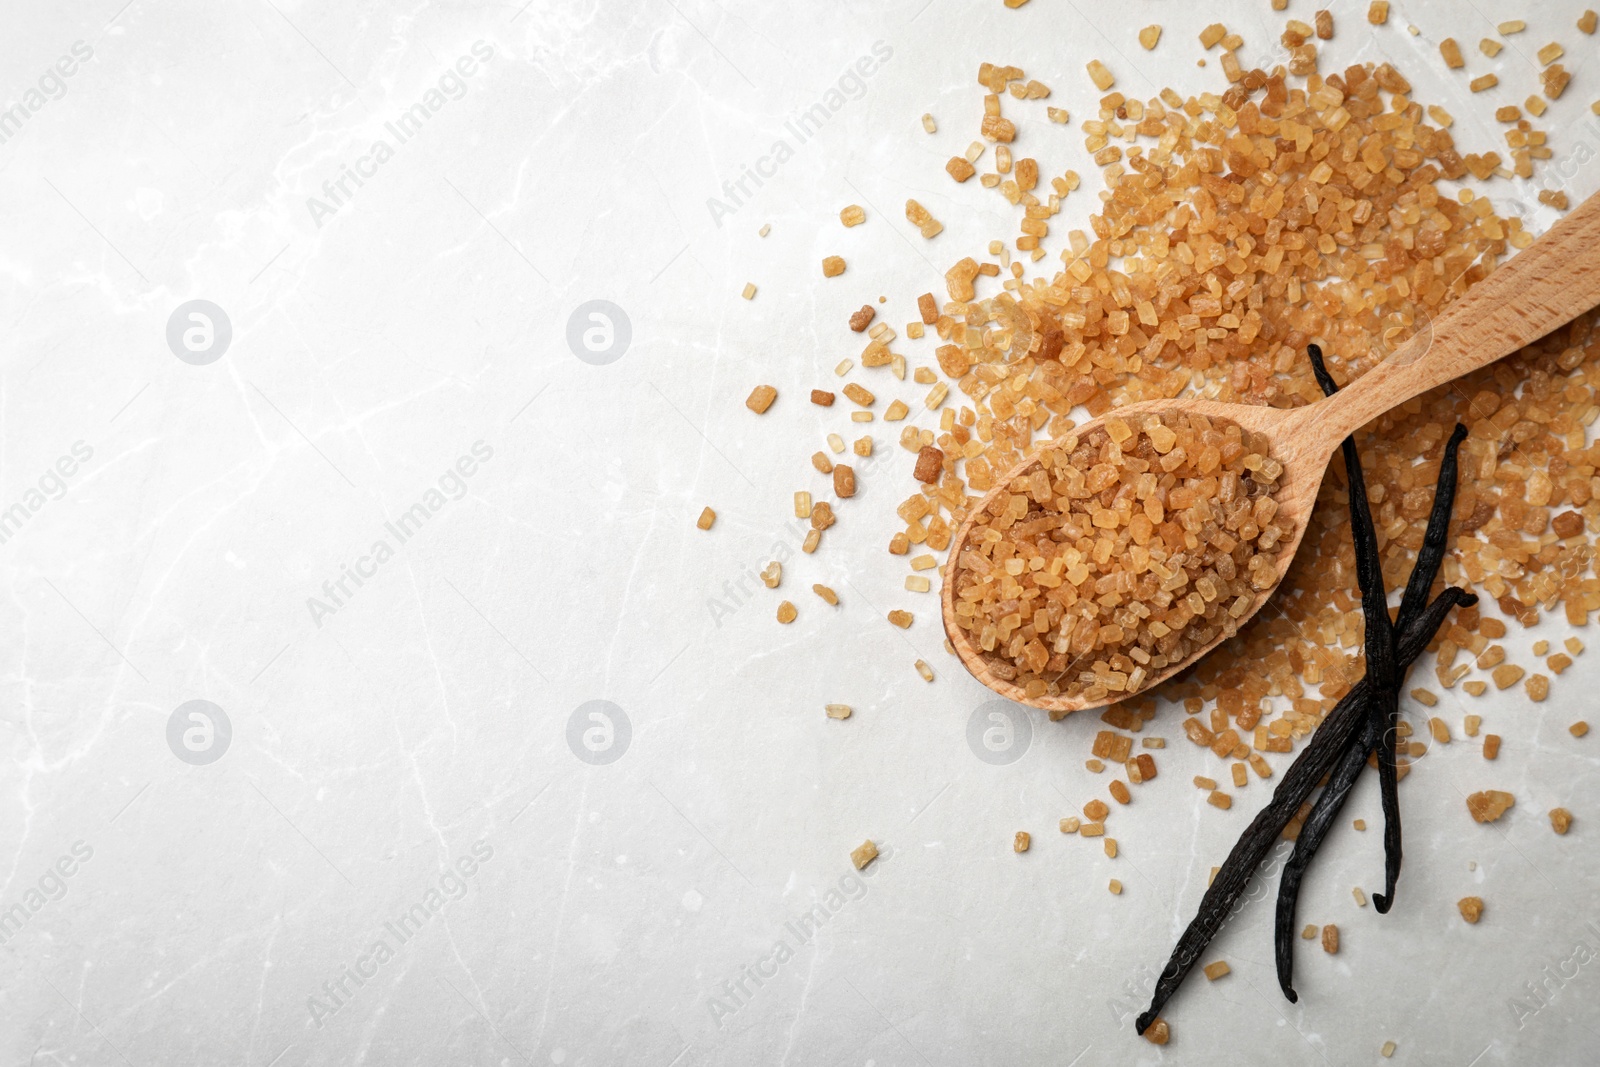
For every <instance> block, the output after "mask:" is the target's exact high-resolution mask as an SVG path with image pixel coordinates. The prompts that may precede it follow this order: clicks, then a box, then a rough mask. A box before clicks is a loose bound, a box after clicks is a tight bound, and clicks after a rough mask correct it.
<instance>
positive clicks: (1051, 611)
mask: <svg viewBox="0 0 1600 1067" xmlns="http://www.w3.org/2000/svg"><path fill="white" fill-rule="evenodd" d="M926 452H927V450H926V449H925V450H924V453H926ZM1039 459H1040V462H1039V465H1038V466H1037V467H1035V468H1033V469H1032V470H1031V471H1028V472H1027V473H1024V474H1022V475H1020V476H1019V477H1018V478H1017V480H1016V481H1014V482H1013V483H1012V484H1011V485H1010V486H1009V489H1010V491H1009V492H1002V493H1000V494H998V495H997V496H996V497H995V498H994V500H993V501H991V502H990V504H989V505H988V506H987V507H986V508H985V509H984V510H983V511H981V512H979V513H978V515H977V517H976V520H975V525H974V527H973V530H972V533H971V536H970V537H969V538H968V540H967V541H966V543H965V545H964V546H963V549H962V552H961V555H960V559H959V560H958V561H957V565H958V567H959V569H958V571H957V572H956V586H955V595H956V603H955V621H956V625H957V626H959V627H960V628H961V629H962V630H964V631H966V632H967V634H968V635H969V637H970V638H971V639H972V641H973V643H974V644H976V645H977V646H978V647H979V648H981V649H982V650H983V651H984V652H985V653H986V654H988V658H989V660H990V662H991V664H992V665H993V666H994V667H995V668H996V669H997V670H998V671H999V672H1000V673H1001V674H1002V676H1004V675H1005V674H1006V673H1007V672H1010V674H1011V676H1012V677H1013V679H1014V680H1015V681H1016V683H1017V684H1018V685H1020V686H1022V687H1024V689H1025V690H1027V691H1029V692H1030V694H1034V693H1035V692H1036V693H1037V695H1041V696H1042V695H1046V694H1049V695H1055V694H1058V693H1066V694H1068V695H1072V696H1083V697H1086V698H1089V699H1101V698H1104V697H1105V696H1107V695H1109V694H1115V693H1123V692H1128V693H1133V692H1137V691H1139V690H1140V689H1141V688H1143V687H1144V684H1145V679H1146V678H1147V677H1149V676H1150V675H1152V674H1154V673H1156V672H1158V671H1162V670H1163V669H1164V668H1166V667H1168V666H1170V665H1174V664H1177V663H1181V662H1182V661H1183V660H1185V659H1186V658H1188V656H1189V655H1191V654H1192V653H1193V652H1194V651H1195V650H1197V649H1199V648H1202V647H1205V646H1206V645H1208V644H1210V643H1211V642H1212V641H1214V640H1215V639H1216V638H1217V637H1218V636H1221V635H1226V634H1231V633H1232V632H1234V630H1235V629H1237V627H1238V619H1239V618H1240V617H1242V616H1243V615H1245V614H1247V613H1248V612H1249V609H1250V607H1251V606H1252V605H1253V604H1254V602H1255V600H1256V597H1257V596H1258V595H1259V594H1260V593H1261V592H1263V591H1264V590H1267V589H1270V588H1272V586H1273V585H1274V584H1275V583H1276V581H1277V569H1276V568H1277V553H1276V551H1275V550H1276V548H1277V546H1278V545H1279V543H1280V542H1282V541H1283V540H1284V539H1285V538H1286V537H1288V536H1289V535H1290V534H1292V532H1293V529H1292V527H1291V526H1290V524H1288V523H1287V522H1286V521H1285V520H1282V519H1280V518H1278V517H1277V510H1278V509H1277V502H1276V500H1275V499H1274V498H1273V493H1274V491H1275V489H1276V485H1277V481H1278V478H1279V476H1280V475H1281V473H1282V470H1283V467H1282V464H1281V463H1279V462H1278V461H1277V460H1275V459H1273V458H1272V457H1271V454H1270V450H1269V448H1268V445H1267V442H1266V441H1264V440H1260V439H1257V438H1256V437H1255V436H1254V435H1252V434H1250V433H1248V432H1247V431H1245V430H1243V429H1242V428H1241V427H1239V426H1238V425H1236V424H1234V423H1231V422H1224V421H1223V420H1220V419H1219V420H1208V419H1205V418H1202V417H1199V416H1190V415H1187V414H1171V413H1169V414H1163V415H1159V416H1155V415H1152V416H1148V417H1147V418H1146V420H1145V421H1143V422H1142V423H1140V424H1139V425H1138V426H1131V425H1129V424H1128V423H1127V422H1125V421H1123V420H1121V419H1119V418H1116V417H1115V416H1114V415H1113V416H1112V417H1110V418H1108V419H1107V420H1106V421H1105V423H1104V424H1103V425H1100V426H1097V427H1095V428H1094V429H1093V430H1092V431H1090V432H1089V433H1088V434H1087V435H1083V436H1080V435H1078V434H1076V433H1072V434H1068V435H1067V436H1066V437H1065V438H1064V439H1062V440H1060V441H1058V442H1055V443H1053V444H1051V445H1050V446H1048V447H1046V448H1045V449H1044V451H1043V452H1041V453H1040V457H1039ZM928 474H929V478H922V477H921V461H920V459H919V469H918V476H919V480H924V481H927V480H930V478H931V477H932V475H933V471H932V469H931V466H930V469H929V471H928ZM1063 509H1064V510H1063ZM1230 748H1231V746H1230ZM1223 754H1224V755H1225V754H1226V753H1223Z"/></svg>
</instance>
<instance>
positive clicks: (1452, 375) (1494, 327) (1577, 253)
mask: <svg viewBox="0 0 1600 1067" xmlns="http://www.w3.org/2000/svg"><path fill="white" fill-rule="evenodd" d="M1597 305H1600V193H1597V194H1595V195H1594V196H1591V197H1589V199H1587V200H1585V201H1584V202H1583V203H1582V204H1579V205H1578V207H1577V208H1576V209H1574V210H1573V211H1571V212H1569V213H1568V214H1567V215H1566V217H1564V218H1563V219H1561V221H1559V222H1557V223H1556V224H1555V225H1554V226H1553V227H1551V229H1550V231H1549V232H1548V233H1546V234H1545V235H1544V236H1543V237H1541V238H1539V239H1538V240H1537V241H1535V242H1534V243H1533V244H1531V245H1529V246H1528V247H1527V248H1525V249H1523V250H1522V251H1520V252H1518V253H1517V254H1516V255H1514V256H1512V257H1511V259H1510V260H1509V261H1507V262H1506V263H1505V264H1504V265H1503V266H1500V267H1497V268H1495V270H1494V271H1493V273H1491V274H1490V275H1489V276H1488V277H1487V278H1485V279H1483V280H1482V281H1481V282H1478V283H1477V284H1476V285H1474V286H1473V287H1472V288H1470V289H1468V290H1467V292H1466V293H1465V294H1464V295H1463V296H1462V297H1461V298H1460V299H1458V300H1456V301H1455V302H1454V303H1452V304H1451V305H1450V307H1449V309H1448V310H1447V311H1446V312H1445V313H1444V314H1443V315H1441V316H1440V317H1439V318H1438V320H1437V321H1435V322H1433V323H1431V324H1428V325H1425V326H1424V327H1423V328H1422V329H1421V330H1419V331H1418V332H1417V334H1416V335H1415V336H1413V337H1412V338H1411V339H1410V340H1409V341H1407V342H1406V343H1405V344H1403V345H1401V346H1400V348H1399V349H1397V350H1396V351H1395V352H1394V354H1393V355H1391V356H1390V357H1389V358H1388V359H1386V360H1384V362H1382V363H1380V364H1379V365H1378V366H1376V367H1374V368H1373V369H1372V370H1370V371H1368V372H1367V373H1366V374H1363V375H1362V376H1361V377H1359V378H1357V379H1356V380H1355V381H1354V382H1352V383H1350V385H1348V386H1347V387H1345V388H1344V389H1342V390H1340V392H1339V393H1338V394H1337V396H1335V397H1332V398H1330V399H1329V400H1326V401H1323V402H1322V403H1321V404H1318V405H1316V406H1317V407H1319V408H1325V409H1326V410H1325V412H1324V413H1322V414H1321V416H1320V417H1319V418H1318V419H1317V420H1316V421H1317V423H1318V424H1319V425H1318V427H1317V429H1318V432H1319V433H1321V434H1323V435H1325V436H1326V438H1327V441H1328V442H1330V444H1329V448H1330V450H1331V448H1332V447H1333V445H1335V444H1337V442H1339V441H1340V440H1342V439H1343V438H1344V437H1345V436H1346V435H1347V434H1349V433H1350V432H1351V431H1353V430H1355V429H1357V428H1358V427H1361V426H1365V425H1366V424H1367V423H1369V422H1371V421H1372V420H1373V419H1375V418H1377V417H1378V416H1380V415H1382V414H1383V413H1384V412H1386V411H1389V410H1391V409H1393V408H1396V407H1399V406H1400V405H1401V404H1403V403H1405V402H1406V401H1407V400H1410V399H1411V398H1412V397H1414V396H1416V395H1418V394H1419V393H1424V392H1427V391H1428V390H1429V389H1432V388H1433V387H1434V386H1437V385H1442V384H1444V383H1445V382H1448V381H1452V380H1453V379H1456V378H1459V377H1461V376H1462V375H1464V374H1467V373H1470V372H1471V371H1475V370H1477V369H1478V368H1479V367H1484V366H1487V365H1488V364H1490V363H1493V362H1494V361H1495V360H1497V359H1502V358H1504V357H1505V356H1508V355H1510V354H1511V353H1512V352H1515V351H1516V350H1517V349H1519V348H1521V347H1523V346H1524V345H1527V344H1530V343H1532V342H1534V341H1537V340H1538V339H1539V338H1541V337H1543V336H1544V335H1545V334H1547V333H1549V332H1551V331H1552V330H1556V329H1559V328H1560V327H1562V326H1564V325H1566V324H1567V323H1569V322H1571V321H1572V320H1573V319H1575V318H1577V317H1578V316H1579V315H1581V314H1583V313H1584V312H1585V311H1588V310H1589V309H1590V308H1592V307H1595V306H1597Z"/></svg>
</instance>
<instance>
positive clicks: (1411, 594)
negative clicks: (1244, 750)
mask: <svg viewBox="0 0 1600 1067" xmlns="http://www.w3.org/2000/svg"><path fill="white" fill-rule="evenodd" d="M1311 360H1312V368H1313V370H1314V371H1315V372H1316V374H1317V381H1318V383H1319V384H1320V385H1321V386H1322V391H1323V392H1324V393H1325V394H1326V395H1329V396H1332V395H1333V393H1335V392H1336V391H1337V390H1338V386H1337V385H1335V384H1334V382H1333V379H1332V377H1331V376H1329V375H1328V373H1327V370H1326V368H1325V367H1323V365H1322V360H1321V352H1320V351H1319V350H1317V349H1316V347H1315V346H1312V349H1311ZM1466 436H1467V430H1466V427H1464V426H1462V425H1461V424H1460V423H1457V424H1456V427H1455V430H1454V431H1453V432H1452V433H1451V435H1450V439H1449V440H1448V441H1447V442H1446V443H1445V446H1444V455H1443V458H1442V459H1441V460H1440V463H1439V477H1438V480H1437V482H1436V483H1435V486H1434V496H1433V509H1432V512H1431V513H1430V514H1429V516H1428V527H1427V531H1426V533H1424V534H1423V538H1422V546H1421V548H1420V549H1418V551H1417V562H1416V565H1415V566H1414V567H1413V568H1412V571H1411V578H1410V580H1409V581H1408V582H1407V583H1406V591H1405V594H1404V596H1403V597H1402V598H1401V601H1400V612H1399V617H1398V618H1397V619H1396V621H1395V627H1396V628H1397V629H1399V630H1401V631H1404V630H1405V629H1406V628H1407V627H1409V626H1410V625H1411V623H1412V621H1413V620H1414V619H1415V618H1416V616H1417V614H1418V613H1419V612H1420V611H1421V610H1422V608H1423V605H1424V604H1425V603H1426V600H1427V596H1428V592H1429V591H1430V590H1431V589H1432V588H1433V582H1434V579H1435V578H1436V577H1437V576H1438V574H1439V567H1440V565H1441V564H1442V563H1443V562H1444V556H1445V552H1446V549H1447V548H1448V545H1449V534H1450V514H1451V511H1452V510H1453V509H1454V506H1455V495H1456V475H1457V469H1458V457H1457V453H1458V452H1459V450H1460V447H1461V442H1462V441H1463V440H1464V439H1465V438H1466ZM1346 444H1349V442H1348V441H1347V442H1346ZM1352 450H1353V449H1352ZM1346 465H1347V466H1348V465H1349V456H1348V455H1347V456H1346ZM1365 504H1366V498H1365V495H1364V494H1363V495H1362V496H1361V497H1360V498H1359V503H1358V498H1357V497H1356V496H1355V495H1354V490H1353V489H1352V493H1351V498H1350V507H1351V509H1352V512H1354V511H1355V510H1356V509H1358V508H1361V507H1365ZM1369 516H1370V512H1369ZM1352 521H1353V523H1354V519H1352ZM1410 665H1411V661H1410V660H1409V659H1401V660H1400V662H1399V664H1398V665H1397V668H1398V672H1399V674H1400V676H1401V677H1402V678H1403V677H1404V675H1405V671H1406V669H1407V668H1408V667H1409V666H1410ZM1396 689H1397V690H1398V682H1397V683H1396ZM1377 742H1378V735H1377V733H1376V732H1375V731H1374V729H1373V728H1372V721H1371V719H1370V718H1369V721H1368V725H1367V728H1366V729H1363V730H1358V731H1356V732H1355V733H1353V734H1352V736H1351V738H1350V740H1349V742H1348V747H1347V748H1346V750H1345V752H1344V754H1343V756H1342V757H1341V758H1340V760H1339V762H1338V764H1337V765H1336V766H1335V768H1334V770H1333V772H1332V774H1331V775H1330V776H1329V779H1328V784H1327V785H1326V786H1324V787H1323V790H1322V793H1321V794H1320V795H1319V796H1318V797H1317V800H1316V802H1315V803H1314V804H1313V805H1312V808H1311V813H1310V814H1309V815H1308V816H1307V817H1306V819H1305V821H1304V822H1303V823H1302V824H1301V827H1300V833H1299V835H1298V836H1297V838H1296V840H1295V846H1294V852H1293V854H1292V855H1291V856H1290V857H1289V861H1288V863H1286V864H1285V865H1284V868H1283V874H1282V876H1281V879H1280V880H1279V883H1278V907H1277V926H1276V929H1275V931H1274V935H1275V936H1274V940H1275V956H1276V962H1277V968H1278V988H1279V989H1281V990H1282V991H1283V995H1284V996H1285V997H1287V998H1288V999H1289V1001H1290V1003H1294V1002H1295V1001H1297V1000H1298V999H1299V998H1298V996H1297V995H1296V994H1295V991H1294V987H1293V985H1292V983H1291V979H1292V976H1293V968H1294V925H1295V910H1296V907H1297V904H1298V901H1299V894H1300V883H1301V881H1302V879H1303V878H1304V877H1305V871H1306V868H1307V866H1309V864H1310V863H1311V859H1312V857H1313V856H1315V855H1316V851H1317V849H1318V848H1319V847H1320V846H1321V844H1322V840H1323V838H1324V837H1326V836H1327V834H1328V831H1329V830H1330V829H1332V827H1333V821H1334V820H1335V819H1336V818H1338V815H1339V812H1340V811H1341V810H1342V809H1343V808H1344V803H1345V801H1346V800H1347V799H1348V798H1349V795H1350V790H1351V788H1352V787H1354V785H1355V783H1356V780H1357V779H1358V778H1359V777H1360V776H1361V772H1362V771H1363V770H1364V769H1365V768H1366V761H1367V754H1368V753H1369V752H1371V751H1372V750H1373V748H1374V747H1375V745H1376V744H1377ZM1389 743H1390V745H1391V752H1392V751H1393V749H1392V745H1393V740H1392V739H1391V740H1390V742H1389Z"/></svg>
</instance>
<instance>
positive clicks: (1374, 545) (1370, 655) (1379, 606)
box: [1306, 345, 1401, 912]
mask: <svg viewBox="0 0 1600 1067" xmlns="http://www.w3.org/2000/svg"><path fill="white" fill-rule="evenodd" d="M1306 352H1307V354H1309V355H1310V357H1311V368H1312V370H1313V371H1314V372H1315V373H1316V375H1317V381H1318V383H1319V384H1321V385H1322V391H1323V392H1324V393H1326V392H1328V391H1329V386H1331V385H1332V384H1333V379H1332V378H1331V377H1330V376H1329V374H1328V370H1327V368H1326V367H1324V366H1323V364H1322V349H1320V348H1318V347H1317V346H1316V345H1308V346H1307V347H1306ZM1339 449H1340V451H1341V452H1342V453H1343V455H1344V466H1345V481H1346V482H1347V484H1348V488H1349V495H1350V539H1351V540H1352V541H1354V542H1355V548H1356V582H1357V584H1359V585H1360V586H1361V617H1362V620H1363V622H1364V623H1365V629H1366V633H1365V646H1366V653H1367V677H1368V678H1371V679H1372V689H1371V695H1370V696H1369V697H1368V698H1367V699H1368V705H1367V714H1368V717H1369V718H1370V719H1371V722H1372V729H1371V732H1372V734H1373V736H1374V739H1375V742H1376V745H1377V750H1378V785H1379V789H1380V792H1381V794H1382V798H1383V881H1384V890H1385V893H1386V894H1388V895H1387V896H1385V895H1384V894H1379V893H1374V894H1373V896H1372V903H1373V906H1374V907H1375V908H1376V909H1377V910H1378V911H1380V912H1385V911H1388V910H1389V904H1390V903H1392V902H1393V899H1394V886H1395V882H1396V881H1397V880H1398V879H1399V877H1400V856H1401V847H1400V790H1399V776H1398V775H1397V774H1396V770H1395V760H1394V729H1395V720H1396V719H1397V718H1398V717H1399V714H1400V680H1399V676H1398V672H1397V671H1396V670H1395V662H1394V638H1393V635H1392V629H1393V627H1392V624H1391V623H1390V622H1389V598H1388V593H1387V592H1386V591H1385V590H1384V588H1383V557H1382V556H1381V555H1379V553H1378V535H1377V533H1376V531H1374V530H1373V527H1372V509H1371V507H1369V506H1368V504H1367V479H1366V476H1365V475H1364V474H1363V473H1362V471H1361V457H1360V456H1358V455H1357V454H1356V442H1355V438H1353V437H1346V438H1345V439H1344V441H1343V442H1341V443H1340V445H1339Z"/></svg>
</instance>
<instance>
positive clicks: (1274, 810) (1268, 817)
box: [1137, 586, 1478, 1034]
mask: <svg viewBox="0 0 1600 1067" xmlns="http://www.w3.org/2000/svg"><path fill="white" fill-rule="evenodd" d="M1477 601H1478V598H1477V597H1476V596H1474V595H1473V594H1471V593H1468V592H1466V591H1465V590H1462V589H1457V588H1455V587H1453V586H1452V587H1447V588H1446V589H1445V590H1444V592H1442V593H1440V594H1439V596H1438V597H1437V598H1436V599H1435V600H1434V601H1433V603H1431V604H1429V605H1428V607H1427V608H1426V610H1424V611H1423V613H1422V615H1421V616H1420V617H1419V618H1418V619H1417V620H1416V623H1415V624H1414V625H1413V626H1411V627H1408V628H1406V629H1403V630H1401V631H1400V647H1399V653H1398V658H1399V659H1400V661H1401V662H1410V661H1411V660H1414V659H1416V658H1417V657H1418V656H1420V655H1421V654H1422V652H1423V650H1424V649H1426V648H1427V647H1428V644H1429V642H1431V641H1432V640H1433V635H1434V634H1435V633H1437V632H1438V630H1439V627H1440V626H1442V625H1443V624H1444V620H1445V619H1446V618H1447V617H1448V616H1449V614H1450V611H1451V609H1453V608H1455V607H1456V605H1458V604H1461V605H1471V604H1475V603H1477ZM1370 684H1371V683H1370V682H1369V681H1368V680H1367V679H1366V678H1362V679H1361V680H1360V681H1358V682H1356V684H1355V685H1354V686H1353V687H1352V688H1351V690H1350V692H1348V693H1346V694H1345V695H1344V697H1343V698H1342V699H1341V700H1340V701H1339V702H1338V703H1337V704H1335V705H1334V706H1333V710H1332V711H1330V712H1328V714H1327V716H1326V717H1325V718H1324V719H1323V720H1322V725H1321V726H1319V727H1317V730H1316V732H1315V733H1314V734H1312V735H1311V740H1310V741H1309V742H1308V743H1307V744H1306V747H1305V749H1304V750H1302V751H1301V753H1300V755H1299V756H1297V757H1295V760H1294V762H1293V763H1291V764H1290V765H1289V769H1288V770H1287V771H1286V772H1284V776H1283V779H1282V780H1281V781H1280V782H1279V784H1278V787H1277V788H1276V789H1274V790H1273V792H1272V799H1271V800H1269V801H1268V802H1267V806H1266V807H1264V808H1262V809H1261V810H1260V811H1259V812H1257V813H1256V817H1255V818H1254V819H1252V820H1251V821H1250V825H1249V826H1248V827H1247V828H1246V829H1245V832H1244V834H1243V835H1242V836H1241V837H1240V838H1239V840H1238V842H1237V843H1236V844H1235V845H1234V846H1233V850H1232V851H1231V852H1229V853H1228V858H1227V859H1226V860H1224V861H1223V864H1222V867H1221V868H1220V869H1219V870H1218V871H1217V876H1216V878H1214V879H1213V880H1212V882H1211V885H1210V887H1209V888H1208V889H1207V890H1206V892H1205V895H1204V896H1203V897H1201V898H1200V908H1199V910H1198V912H1197V913H1196V915H1195V917H1194V918H1193V919H1192V920H1191V921H1190V923H1189V926H1188V928H1187V929H1185V930H1184V932H1183V936H1182V937H1180V938H1179V939H1178V944H1177V945H1176V947H1174V948H1173V950H1172V957H1171V959H1169V960H1168V961H1167V966H1166V968H1165V969H1164V970H1163V971H1162V972H1161V977H1160V978H1159V979H1157V981H1156V988H1155V992H1154V994H1153V996H1152V997H1151V1000H1150V1007H1149V1008H1148V1009H1147V1010H1146V1011H1145V1013H1144V1014H1143V1015H1140V1016H1139V1019H1138V1022H1137V1028H1138V1031H1139V1033H1141V1034H1142V1033H1144V1031H1145V1029H1146V1027H1148V1026H1149V1025H1150V1024H1151V1023H1152V1022H1154V1021H1155V1018H1156V1016H1157V1015H1159V1014H1160V1012H1161V1008H1162V1006H1163V1005H1165V1004H1166V1002H1167V1001H1168V999H1170V998H1171V996H1172V994H1173V993H1175V992H1177V990H1178V987H1179V986H1180V985H1182V984H1183V979H1184V977H1185V976H1186V975H1187V974H1188V973H1189V971H1190V970H1191V969H1192V968H1193V967H1194V965H1195V962H1196V961H1197V960H1198V959H1199V957H1200V954H1201V953H1202V952H1204V951H1205V948H1206V946H1207V945H1208V944H1210V943H1211V939H1212V938H1213V937H1215V936H1216V935H1217V931H1218V930H1220V929H1222V924H1223V922H1224V921H1225V920H1226V919H1227V917H1228V913H1229V912H1230V910H1231V909H1232V907H1233V904H1234V902H1235V901H1237V900H1238V898H1239V896H1240V894H1241V893H1243V892H1244V888H1245V885H1246V883H1247V882H1248V881H1249V880H1250V875H1251V874H1253V873H1254V872H1255V869H1256V867H1257V866H1258V865H1259V864H1260V862H1261V860H1262V859H1263V858H1264V857H1265V856H1266V854H1267V852H1268V851H1270V850H1271V848H1272V846H1273V844H1274V842H1276V841H1277V840H1278V838H1279V836H1280V835H1281V834H1282V833H1283V828H1284V827H1285V826H1288V825H1289V820H1290V819H1292V818H1294V814H1295V812H1297V811H1299V810H1300V805H1301V804H1303V803H1304V802H1305V800H1306V798H1307V797H1309V796H1310V795H1311V791H1312V790H1313V789H1315V788H1316V787H1317V784H1318V783H1319V782H1321V781H1322V779H1323V778H1325V777H1326V776H1327V774H1328V772H1329V771H1330V770H1332V769H1333V767H1334V765H1335V764H1336V763H1337V762H1338V760H1339V757H1340V755H1341V754H1342V753H1343V752H1344V750H1345V747H1346V745H1347V743H1348V742H1349V740H1350V738H1351V736H1352V734H1353V733H1354V732H1355V731H1357V730H1359V729H1362V728H1364V726H1365V725H1366V722H1367V714H1366V712H1367V693H1368V689H1369V686H1370Z"/></svg>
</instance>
